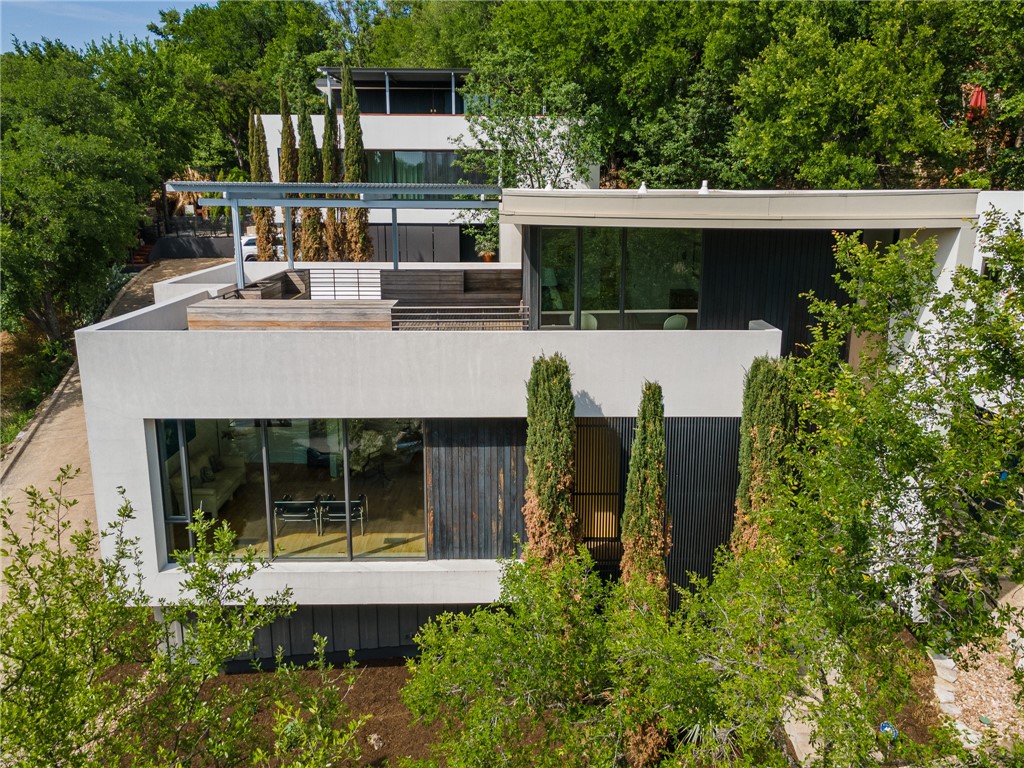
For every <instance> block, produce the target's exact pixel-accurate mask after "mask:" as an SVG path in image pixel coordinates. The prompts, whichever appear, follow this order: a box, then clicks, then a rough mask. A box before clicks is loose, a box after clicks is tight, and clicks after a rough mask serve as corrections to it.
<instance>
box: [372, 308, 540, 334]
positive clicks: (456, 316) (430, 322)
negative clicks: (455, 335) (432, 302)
mask: <svg viewBox="0 0 1024 768" xmlns="http://www.w3.org/2000/svg"><path fill="white" fill-rule="evenodd" d="M529 322H530V309H529V307H526V306H524V305H522V304H520V305H519V306H515V307H508V306H505V307H500V306H499V307H494V306H492V307H397V306H396V307H393V308H392V310H391V330H393V331H525V330H526V329H527V328H528V326H529Z"/></svg>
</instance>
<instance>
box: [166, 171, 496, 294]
mask: <svg viewBox="0 0 1024 768" xmlns="http://www.w3.org/2000/svg"><path fill="white" fill-rule="evenodd" d="M165 186H166V187H167V191H168V192H192V193H196V194H206V195H220V197H201V198H199V204H200V205H204V206H210V207H213V206H221V207H227V208H230V209H231V228H232V230H233V232H234V235H233V237H234V246H235V275H236V282H237V283H238V287H239V288H244V287H245V270H244V261H243V260H242V234H241V229H242V227H241V214H240V210H241V209H242V208H283V209H292V208H386V209H390V210H391V260H392V265H393V269H398V210H399V209H400V208H412V209H420V210H425V209H453V208H456V209H457V208H462V209H472V210H482V209H488V208H489V209H495V208H497V207H498V203H499V200H500V197H501V187H494V186H489V185H484V184H375V183H367V184H304V183H298V184H295V183H288V184H283V183H274V182H263V181H261V182H248V181H169V182H167V184H166V185H165ZM300 195H305V197H300ZM428 196H429V197H428ZM416 198H420V199H416ZM284 226H285V251H286V253H287V256H288V268H289V269H292V268H294V266H295V252H294V249H293V247H292V221H291V216H285V217H284Z"/></svg>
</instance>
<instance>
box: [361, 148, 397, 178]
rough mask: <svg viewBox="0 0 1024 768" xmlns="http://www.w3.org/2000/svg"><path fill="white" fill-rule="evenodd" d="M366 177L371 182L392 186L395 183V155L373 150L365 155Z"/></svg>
mask: <svg viewBox="0 0 1024 768" xmlns="http://www.w3.org/2000/svg"><path fill="white" fill-rule="evenodd" d="M366 166H367V175H368V178H369V180H370V181H371V182H373V183H378V184H392V183H393V182H394V181H395V153H394V152H391V151H389V150H383V149H374V150H370V151H368V152H367V153H366Z"/></svg>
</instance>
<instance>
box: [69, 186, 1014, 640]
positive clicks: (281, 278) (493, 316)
mask: <svg viewBox="0 0 1024 768" xmlns="http://www.w3.org/2000/svg"><path fill="white" fill-rule="evenodd" d="M394 194H401V190H396V191H394ZM993 204H994V205H997V206H998V207H1000V208H1001V209H1003V210H1007V211H1011V212H1014V211H1024V193H1020V192H1014V193H979V192H976V191H970V190H956V191H886V192H773V191H761V192H716V191H712V192H710V193H708V194H701V193H700V192H697V191H689V190H649V191H637V190H631V191H625V190H623V191H605V190H600V191H599V190H565V191H559V190H502V192H501V202H500V209H499V210H500V216H501V221H502V222H503V224H504V225H505V226H506V227H508V228H509V230H510V231H511V232H512V233H513V236H514V240H515V242H516V243H517V244H518V245H517V246H516V248H515V250H514V251H513V253H514V254H515V255H516V257H517V259H516V261H512V260H511V259H510V258H509V254H505V255H504V257H505V260H504V261H502V262H500V263H496V264H484V263H461V262H455V261H452V262H444V263H436V264H421V263H399V264H397V269H396V268H394V267H395V265H394V264H383V263H365V264H352V263H323V262H320V263H305V264H304V263H296V264H295V265H294V267H293V268H292V269H289V268H288V266H287V265H285V264H281V263H260V262H244V263H242V262H239V263H238V264H236V265H225V266H221V267H215V268H212V269H208V270H204V271H200V272H197V273H195V274H192V275H188V276H185V277H181V278H177V279H174V280H171V281H168V282H166V283H162V284H159V285H157V286H156V287H155V298H156V304H155V305H153V306H151V307H147V308H145V309H141V310H138V311H136V312H134V313H131V314H129V315H125V316H123V317H118V318H115V319H112V320H108V321H105V322H102V323H98V324H96V325H93V326H90V327H88V328H84V329H82V330H80V331H79V332H78V333H77V335H76V340H77V343H78V356H79V364H80V367H81V376H82V386H83V398H84V402H85V410H86V419H87V425H88V436H89V445H90V454H91V460H92V473H93V483H94V488H95V494H96V508H97V510H98V512H99V518H100V524H101V526H102V525H104V524H105V523H107V522H109V521H110V520H111V519H112V518H113V515H114V514H115V510H116V509H117V508H118V506H119V497H118V493H117V488H118V487H124V488H125V490H126V493H127V495H128V497H129V498H130V499H131V500H132V502H133V503H134V505H135V508H136V511H137V517H136V519H135V520H133V521H132V522H131V523H130V528H129V534H130V535H132V536H135V537H137V538H138V539H139V544H140V547H141V551H142V556H143V563H144V569H145V570H144V577H145V586H146V588H147V589H148V590H149V592H150V594H152V595H154V597H171V596H173V595H174V594H175V592H176V590H177V588H178V583H179V578H180V571H179V569H178V567H177V564H176V563H175V562H174V555H173V552H174V551H175V550H187V549H188V547H189V545H190V543H191V542H190V534H189V532H188V530H187V524H188V522H189V520H190V519H191V516H192V511H193V510H194V509H196V508H200V507H201V508H202V509H203V510H204V511H205V512H206V513H207V514H210V515H213V516H215V517H217V518H218V519H219V520H221V521H224V522H225V523H226V524H227V525H229V526H230V528H231V529H232V531H234V533H235V535H236V546H237V547H238V549H239V551H241V550H243V549H244V548H246V547H253V548H255V549H256V551H257V552H259V553H260V554H261V555H263V556H265V557H267V558H269V559H270V562H271V564H270V566H269V567H268V568H267V569H266V570H264V571H262V572H260V573H259V574H258V575H257V576H256V577H255V578H254V586H255V588H256V590H257V592H258V593H260V594H268V593H270V592H272V591H273V590H276V589H279V588H281V587H284V586H289V587H290V588H291V589H292V590H293V595H294V599H295V600H296V601H297V602H298V603H300V605H302V606H303V607H302V609H301V610H300V612H299V614H298V616H299V618H298V619H297V620H298V621H301V622H308V623H309V626H310V627H312V628H314V629H317V631H320V632H321V633H322V634H327V635H328V636H329V637H330V638H331V639H330V643H331V648H336V649H338V650H344V649H347V648H349V647H353V648H386V649H399V648H403V647H407V646H408V645H409V643H410V641H411V636H412V633H414V632H415V629H416V627H418V626H419V623H420V622H422V621H423V620H424V619H425V618H426V617H427V616H429V615H431V614H432V613H434V612H437V611H440V610H442V609H443V608H445V607H450V606H462V605H470V604H477V603H482V602H487V601H490V600H493V599H494V598H495V597H496V596H497V585H498V574H499V565H498V562H497V558H500V557H509V556H512V555H513V554H514V553H515V540H516V537H517V536H518V537H519V538H520V539H522V538H524V531H523V523H522V513H521V509H522V504H523V494H524V487H525V480H526V469H525V461H524V449H525V437H526V423H525V416H526V394H525V382H526V380H527V379H528V377H529V374H530V367H531V364H532V361H533V359H534V358H535V357H537V356H538V355H541V354H551V353H554V352H559V353H561V354H562V355H563V356H565V358H566V359H567V360H568V362H569V365H570V367H571V370H572V376H573V390H574V395H575V399H576V416H577V448H576V485H575V489H574V505H575V507H576V511H577V515H578V517H579V519H580V521H581V522H580V525H581V528H580V535H581V537H582V540H583V542H584V544H585V545H586V546H587V547H588V548H589V549H590V550H591V552H592V553H593V555H594V557H595V558H596V559H597V560H598V562H599V563H600V564H601V565H602V567H605V568H608V569H609V570H611V569H614V568H615V564H616V562H617V558H618V556H619V554H620V552H621V544H620V539H619V533H620V531H619V520H620V516H621V512H622V508H623V504H624V486H625V474H626V471H627V468H628V463H629V452H630V446H631V442H632V432H633V427H634V424H635V414H636V410H637V406H638V404H639V399H640V393H641V388H642V385H643V383H644V382H645V381H658V382H660V383H661V384H662V386H663V389H664V396H665V416H666V418H665V432H666V442H667V446H668V456H667V467H666V470H667V472H666V474H667V478H668V489H667V495H666V502H667V510H668V515H669V517H670V518H671V523H672V531H673V532H672V541H673V545H672V551H671V553H670V556H669V562H668V566H669V573H670V575H671V577H672V578H673V580H674V581H676V582H677V583H679V584H686V583H687V576H686V574H687V573H688V572H696V573H702V574H705V575H707V574H710V570H711V565H712V560H713V556H714V552H715V549H716V548H717V547H718V546H720V545H722V544H724V543H725V542H726V541H727V540H728V537H729V533H730V530H731V525H732V520H733V511H734V498H735V492H736V486H737V482H738V470H737V452H738V443H739V416H740V409H741V403H742V390H743V378H744V375H745V372H746V370H747V368H748V367H749V365H750V363H751V361H752V360H753V359H754V358H755V357H757V356H760V355H780V354H788V353H794V352H796V353H798V352H799V345H800V343H801V341H802V340H804V339H806V337H807V325H808V322H809V318H808V314H807V310H806V300H805V299H804V298H802V294H804V293H806V292H807V291H808V290H813V291H814V292H815V293H816V294H817V295H819V296H833V297H835V298H837V299H839V300H842V299H843V297H842V296H841V295H839V294H838V293H837V290H836V289H835V287H834V284H833V281H832V279H831V275H832V274H833V273H834V272H835V271H836V268H835V262H834V257H833V253H832V244H833V242H834V237H833V234H832V233H833V231H834V230H844V231H861V232H863V235H862V236H863V237H864V239H865V240H866V241H868V242H871V243H881V244H887V243H890V242H893V241H894V240H896V239H898V238H901V237H906V236H910V235H913V234H914V233H917V236H918V237H934V238H935V239H936V242H937V245H938V249H937V256H936V258H937V261H936V270H937V271H938V272H939V273H940V275H941V279H943V280H945V279H947V278H948V275H949V274H950V273H951V272H952V270H953V269H955V268H956V267H957V266H961V265H963V266H969V267H973V268H981V263H980V258H981V256H980V254H979V253H978V251H977V248H976V245H975V235H974V230H973V229H972V224H973V223H974V222H976V221H977V219H978V217H979V215H981V214H982V213H983V212H984V211H985V210H986V209H987V208H988V207H989V206H990V205H993ZM239 273H241V280H239V279H238V275H239ZM239 282H241V283H242V287H239V285H238V283H239ZM273 631H274V632H277V633H279V635H280V636H279V635H274V636H273V637H271V636H270V635H268V636H267V637H266V638H264V639H265V641H266V643H267V648H268V649H269V648H272V647H273V645H274V644H277V643H278V642H287V641H286V640H282V638H285V637H287V629H282V628H280V627H278V628H277V629H275V630H273ZM281 633H283V634H281ZM292 650H293V652H296V653H298V652H302V649H301V648H299V649H292Z"/></svg>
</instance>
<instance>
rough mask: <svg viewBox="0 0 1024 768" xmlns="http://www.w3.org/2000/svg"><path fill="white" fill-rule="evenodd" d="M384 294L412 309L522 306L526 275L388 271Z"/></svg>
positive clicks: (383, 277) (492, 271)
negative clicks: (523, 283) (462, 306)
mask: <svg viewBox="0 0 1024 768" xmlns="http://www.w3.org/2000/svg"><path fill="white" fill-rule="evenodd" d="M380 294H381V298H382V299H394V300H395V301H399V302H401V303H402V304H405V305H408V306H422V307H428V306H457V305H460V304H461V305H469V306H472V305H488V304H502V305H504V304H508V305H518V304H519V302H520V300H521V298H522V275H521V270H518V269H480V270H459V269H437V270H433V269H416V270H412V269H409V270H397V271H387V270H385V271H382V272H381V275H380Z"/></svg>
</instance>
